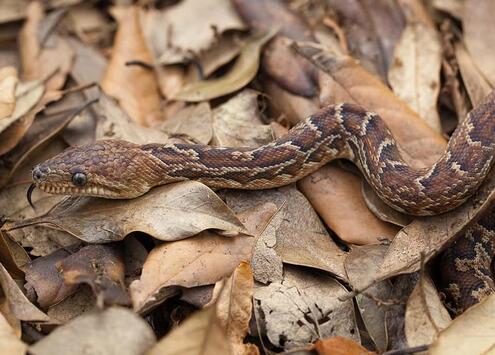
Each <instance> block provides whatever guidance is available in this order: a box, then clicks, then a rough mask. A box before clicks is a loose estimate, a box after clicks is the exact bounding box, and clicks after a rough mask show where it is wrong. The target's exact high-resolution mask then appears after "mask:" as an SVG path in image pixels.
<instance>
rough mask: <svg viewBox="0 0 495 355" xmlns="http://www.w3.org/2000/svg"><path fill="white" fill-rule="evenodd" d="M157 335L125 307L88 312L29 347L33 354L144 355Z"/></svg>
mask: <svg viewBox="0 0 495 355" xmlns="http://www.w3.org/2000/svg"><path fill="white" fill-rule="evenodd" d="M155 342H156V340H155V334H154V333H153V330H152V329H151V328H150V327H149V325H148V324H147V323H146V322H145V321H144V320H143V319H142V318H141V317H139V316H138V315H136V314H134V313H133V312H132V311H129V310H127V309H124V308H118V307H112V308H108V309H106V310H104V311H93V312H87V313H85V314H83V315H81V316H80V317H77V318H75V319H73V320H72V321H70V322H69V323H67V324H65V325H63V326H59V327H58V328H57V329H55V330H54V331H53V332H51V333H50V334H49V335H47V336H46V337H44V338H43V339H41V340H40V341H38V342H36V343H35V344H34V345H33V346H31V347H30V348H29V353H30V354H33V355H49V354H62V353H65V352H67V346H69V347H70V353H71V354H73V355H84V354H97V353H101V354H120V355H136V354H144V353H145V352H146V351H147V350H148V349H150V348H151V347H152V346H153V345H155Z"/></svg>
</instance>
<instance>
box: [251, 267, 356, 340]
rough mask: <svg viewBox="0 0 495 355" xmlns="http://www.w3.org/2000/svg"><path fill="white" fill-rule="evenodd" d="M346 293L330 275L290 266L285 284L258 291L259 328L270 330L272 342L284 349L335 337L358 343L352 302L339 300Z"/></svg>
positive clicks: (263, 287) (256, 310)
mask: <svg viewBox="0 0 495 355" xmlns="http://www.w3.org/2000/svg"><path fill="white" fill-rule="evenodd" d="M345 293H346V290H345V289H344V288H343V286H342V285H340V284H339V283H338V282H337V281H335V280H334V279H332V278H331V277H329V276H327V275H323V274H316V273H307V272H304V269H300V268H296V267H290V266H289V267H286V269H285V274H284V280H283V281H282V282H281V283H279V282H273V283H271V284H270V285H268V286H259V287H257V288H256V289H255V292H254V308H255V314H256V319H257V322H258V324H259V328H260V329H266V336H267V337H268V339H269V340H270V342H271V343H272V344H273V345H274V346H277V347H280V348H283V349H291V348H294V347H301V346H305V345H307V344H309V343H313V342H314V341H316V340H317V339H319V338H327V337H330V336H333V335H340V336H345V337H347V338H350V339H354V340H358V339H359V335H358V333H357V325H356V324H355V320H354V307H353V304H352V301H351V300H347V301H344V302H342V301H340V300H339V297H341V296H342V295H344V294H345ZM263 335H265V334H263Z"/></svg>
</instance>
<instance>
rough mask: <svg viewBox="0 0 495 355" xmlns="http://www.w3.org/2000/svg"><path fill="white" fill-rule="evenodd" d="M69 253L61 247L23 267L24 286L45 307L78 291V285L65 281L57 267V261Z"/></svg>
mask: <svg viewBox="0 0 495 355" xmlns="http://www.w3.org/2000/svg"><path fill="white" fill-rule="evenodd" d="M69 255H70V254H69V251H67V250H65V249H59V250H57V251H55V252H53V253H51V254H49V255H46V256H44V257H41V258H37V259H35V260H33V261H32V262H31V263H29V264H27V265H25V266H24V267H23V268H22V269H23V271H24V272H25V273H26V284H25V285H24V287H25V288H26V289H27V290H28V293H29V294H31V295H32V296H34V297H36V298H35V299H36V302H37V303H38V304H39V305H40V306H41V307H42V308H43V309H46V308H48V307H50V306H52V305H54V304H56V303H59V302H60V301H62V300H63V299H65V298H66V297H68V296H70V295H71V294H73V293H74V292H75V291H76V288H77V287H75V286H74V285H68V284H65V283H64V280H63V278H62V276H61V275H60V273H59V272H58V270H57V268H56V265H57V263H58V262H59V261H62V260H63V259H65V258H66V257H68V256H69ZM33 293H34V294H33Z"/></svg>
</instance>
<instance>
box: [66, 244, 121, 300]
mask: <svg viewBox="0 0 495 355" xmlns="http://www.w3.org/2000/svg"><path fill="white" fill-rule="evenodd" d="M57 269H58V271H59V272H60V273H61V274H62V277H63V279H64V282H65V284H66V285H79V284H82V283H84V284H88V285H89V286H90V287H91V289H92V290H93V292H94V294H95V296H96V298H97V300H98V303H100V304H101V305H114V304H119V305H129V304H130V298H129V295H128V294H127V291H126V289H125V285H124V256H123V253H122V251H121V250H120V249H119V247H118V246H117V245H108V244H106V245H88V246H86V247H84V248H82V249H81V250H79V251H78V252H77V253H74V254H72V255H70V256H67V257H66V258H64V259H63V260H61V261H60V262H59V263H58V264H57Z"/></svg>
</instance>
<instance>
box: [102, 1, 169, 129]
mask: <svg viewBox="0 0 495 355" xmlns="http://www.w3.org/2000/svg"><path fill="white" fill-rule="evenodd" d="M112 14H113V16H114V17H115V19H116V20H117V23H118V30H117V34H116V35H115V41H114V47H113V50H112V57H111V59H110V62H109V63H108V66H107V70H106V72H105V74H104V76H103V79H102V81H101V87H102V89H103V91H104V92H105V93H106V94H107V95H109V96H111V97H114V98H115V99H117V100H118V101H119V104H120V105H121V107H122V108H123V109H124V111H125V112H126V113H127V114H128V115H129V116H130V117H131V118H132V119H133V120H134V121H135V122H136V123H139V124H141V125H143V126H148V125H150V124H152V123H154V122H157V121H158V122H159V121H161V107H160V95H159V90H158V81H157V79H156V76H155V74H154V72H153V70H150V69H149V68H143V66H141V65H137V64H134V65H129V63H130V62H140V63H144V65H152V64H153V57H152V56H151V54H150V52H149V50H148V47H147V45H146V42H145V40H144V37H143V33H142V30H141V26H140V23H139V9H138V8H137V7H136V6H116V7H114V8H113V9H112Z"/></svg>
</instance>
